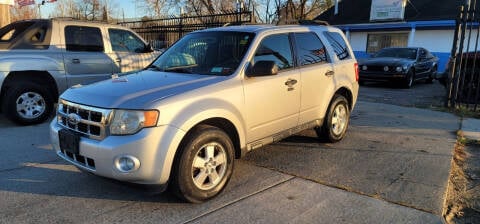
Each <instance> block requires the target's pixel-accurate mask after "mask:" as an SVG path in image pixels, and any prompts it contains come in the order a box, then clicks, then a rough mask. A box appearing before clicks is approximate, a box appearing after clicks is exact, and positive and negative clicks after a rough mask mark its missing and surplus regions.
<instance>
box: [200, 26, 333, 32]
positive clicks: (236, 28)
mask: <svg viewBox="0 0 480 224" xmlns="http://www.w3.org/2000/svg"><path fill="white" fill-rule="evenodd" d="M305 28H314V29H325V30H327V29H328V27H327V26H324V25H280V26H276V25H236V26H224V27H217V28H211V29H206V30H199V31H195V32H208V31H236V32H251V33H258V32H264V31H268V30H298V29H305Z"/></svg>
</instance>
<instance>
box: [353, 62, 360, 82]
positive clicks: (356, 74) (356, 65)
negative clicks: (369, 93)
mask: <svg viewBox="0 0 480 224" xmlns="http://www.w3.org/2000/svg"><path fill="white" fill-rule="evenodd" d="M353 67H355V81H357V82H358V79H359V77H358V72H359V71H358V70H359V69H358V63H356V62H355V64H353Z"/></svg>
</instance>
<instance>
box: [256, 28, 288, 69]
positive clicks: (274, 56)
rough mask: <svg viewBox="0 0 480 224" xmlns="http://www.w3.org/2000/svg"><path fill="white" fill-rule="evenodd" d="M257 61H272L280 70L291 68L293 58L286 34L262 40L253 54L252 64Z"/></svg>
mask: <svg viewBox="0 0 480 224" xmlns="http://www.w3.org/2000/svg"><path fill="white" fill-rule="evenodd" d="M257 61H274V62H275V63H276V64H277V66H278V68H279V69H280V70H283V69H288V68H292V67H293V56H292V49H291V47H290V40H289V38H288V34H276V35H271V36H268V37H266V38H264V39H263V40H262V42H261V43H260V45H259V46H258V48H257V51H256V52H255V57H254V59H253V63H255V62H257Z"/></svg>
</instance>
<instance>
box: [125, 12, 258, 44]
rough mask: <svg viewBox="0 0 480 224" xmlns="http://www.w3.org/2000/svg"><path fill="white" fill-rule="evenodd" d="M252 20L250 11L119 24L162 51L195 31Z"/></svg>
mask: <svg viewBox="0 0 480 224" xmlns="http://www.w3.org/2000/svg"><path fill="white" fill-rule="evenodd" d="M253 20H254V19H253V14H252V12H251V11H238V12H237V11H231V12H225V13H222V14H214V15H205V16H182V17H171V18H163V19H153V20H141V21H133V22H121V23H119V24H120V25H123V26H126V27H128V28H130V29H132V30H134V31H135V32H137V33H138V34H140V35H141V36H142V37H143V38H144V39H145V40H146V41H148V42H149V43H150V44H151V45H152V47H154V48H156V49H162V48H165V47H169V46H170V45H172V44H173V43H174V42H175V41H177V40H178V39H180V38H181V37H182V36H183V35H185V34H187V33H189V32H192V31H195V30H201V29H206V28H212V27H221V26H224V25H226V24H241V23H253V22H254V21H253Z"/></svg>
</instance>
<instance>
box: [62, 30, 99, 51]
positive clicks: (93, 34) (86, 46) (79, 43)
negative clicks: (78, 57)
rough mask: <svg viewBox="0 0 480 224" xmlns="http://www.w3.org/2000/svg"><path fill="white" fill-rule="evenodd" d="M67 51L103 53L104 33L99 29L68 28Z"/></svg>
mask: <svg viewBox="0 0 480 224" xmlns="http://www.w3.org/2000/svg"><path fill="white" fill-rule="evenodd" d="M65 42H66V45H67V46H66V47H67V51H89V52H103V51H104V49H105V48H104V45H103V39H102V32H101V31H100V29H99V28H97V27H86V26H66V27H65Z"/></svg>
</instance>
